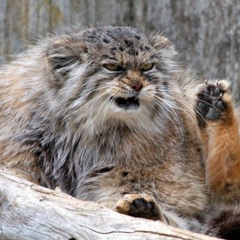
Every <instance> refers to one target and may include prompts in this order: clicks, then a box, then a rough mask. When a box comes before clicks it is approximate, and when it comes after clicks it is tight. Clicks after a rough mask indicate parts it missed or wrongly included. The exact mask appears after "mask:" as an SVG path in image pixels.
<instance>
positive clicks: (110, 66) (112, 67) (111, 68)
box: [103, 63, 123, 72]
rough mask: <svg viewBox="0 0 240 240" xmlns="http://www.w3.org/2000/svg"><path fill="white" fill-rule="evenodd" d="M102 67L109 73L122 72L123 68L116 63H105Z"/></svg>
mask: <svg viewBox="0 0 240 240" xmlns="http://www.w3.org/2000/svg"><path fill="white" fill-rule="evenodd" d="M103 67H105V68H106V69H107V70H109V71H114V72H117V71H122V70H123V67H122V66H121V65H119V64H117V63H106V64H103Z"/></svg>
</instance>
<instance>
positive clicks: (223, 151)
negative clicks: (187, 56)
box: [196, 80, 240, 201]
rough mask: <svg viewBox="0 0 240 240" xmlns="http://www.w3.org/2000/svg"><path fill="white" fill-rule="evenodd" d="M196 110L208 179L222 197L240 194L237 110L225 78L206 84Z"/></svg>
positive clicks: (237, 196) (231, 198)
mask: <svg viewBox="0 0 240 240" xmlns="http://www.w3.org/2000/svg"><path fill="white" fill-rule="evenodd" d="M197 98H198V100H197V103H196V113H197V119H198V123H199V127H200V131H201V133H202V136H203V140H204V141H205V144H206V151H207V154H206V155H207V156H206V161H205V164H206V178H207V183H208V185H209V187H210V190H211V192H212V193H213V194H216V195H215V196H218V197H219V198H221V200H223V199H224V200H227V201H229V200H233V201H234V200H235V199H237V198H239V197H240V137H239V123H238V117H237V110H236V108H235V107H234V105H233V101H232V96H231V93H230V90H229V83H228V82H227V81H225V80H221V81H217V82H216V83H212V82H206V83H205V84H202V85H201V86H200V88H199V91H198V93H197Z"/></svg>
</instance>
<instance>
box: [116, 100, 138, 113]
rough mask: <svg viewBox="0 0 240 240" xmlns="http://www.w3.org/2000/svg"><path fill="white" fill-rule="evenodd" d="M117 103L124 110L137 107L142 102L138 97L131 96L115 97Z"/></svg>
mask: <svg viewBox="0 0 240 240" xmlns="http://www.w3.org/2000/svg"><path fill="white" fill-rule="evenodd" d="M114 101H115V103H116V105H117V106H118V107H120V108H123V109H124V110H129V109H137V108H138V107H139V106H140V104H139V100H138V99H137V98H136V97H129V98H121V97H119V98H114Z"/></svg>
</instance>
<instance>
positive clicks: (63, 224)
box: [0, 169, 215, 240]
mask: <svg viewBox="0 0 240 240" xmlns="http://www.w3.org/2000/svg"><path fill="white" fill-rule="evenodd" d="M0 212H1V220H0V239H1V240H16V239H18V240H39V239H41V240H54V239H58V240H83V239H91V240H95V239H97V240H98V239H114V240H117V239H159V240H170V239H173V240H175V239H181V240H183V239H186V240H194V239H198V240H210V239H215V238H211V237H207V236H204V235H200V234H195V233H191V232H188V231H185V230H181V229H177V228H173V227H169V226H166V225H165V224H163V223H161V222H160V221H151V220H145V219H141V218H132V217H129V216H125V215H122V214H119V213H116V212H114V211H111V210H109V209H107V208H105V207H103V206H100V205H99V204H97V203H93V202H84V201H80V200H78V199H75V198H73V197H71V196H69V195H67V194H65V193H62V192H60V191H54V190H50V189H47V188H43V187H41V186H38V185H35V184H33V183H31V182H29V181H27V180H25V179H22V178H19V177H17V176H16V175H14V174H13V173H12V172H9V170H7V169H1V170H0Z"/></svg>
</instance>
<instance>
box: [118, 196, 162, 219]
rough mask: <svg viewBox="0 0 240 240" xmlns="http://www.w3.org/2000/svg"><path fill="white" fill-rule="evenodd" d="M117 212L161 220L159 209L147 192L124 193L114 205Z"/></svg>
mask: <svg viewBox="0 0 240 240" xmlns="http://www.w3.org/2000/svg"><path fill="white" fill-rule="evenodd" d="M115 209H116V211H117V212H119V213H122V214H126V215H129V216H133V217H140V218H147V219H151V220H161V215H162V214H161V211H160V209H159V207H158V206H157V204H156V203H155V201H154V200H153V199H152V197H151V196H149V195H148V194H145V193H142V194H126V195H125V196H124V197H123V198H121V199H120V200H119V201H118V202H117V204H116V205H115Z"/></svg>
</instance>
